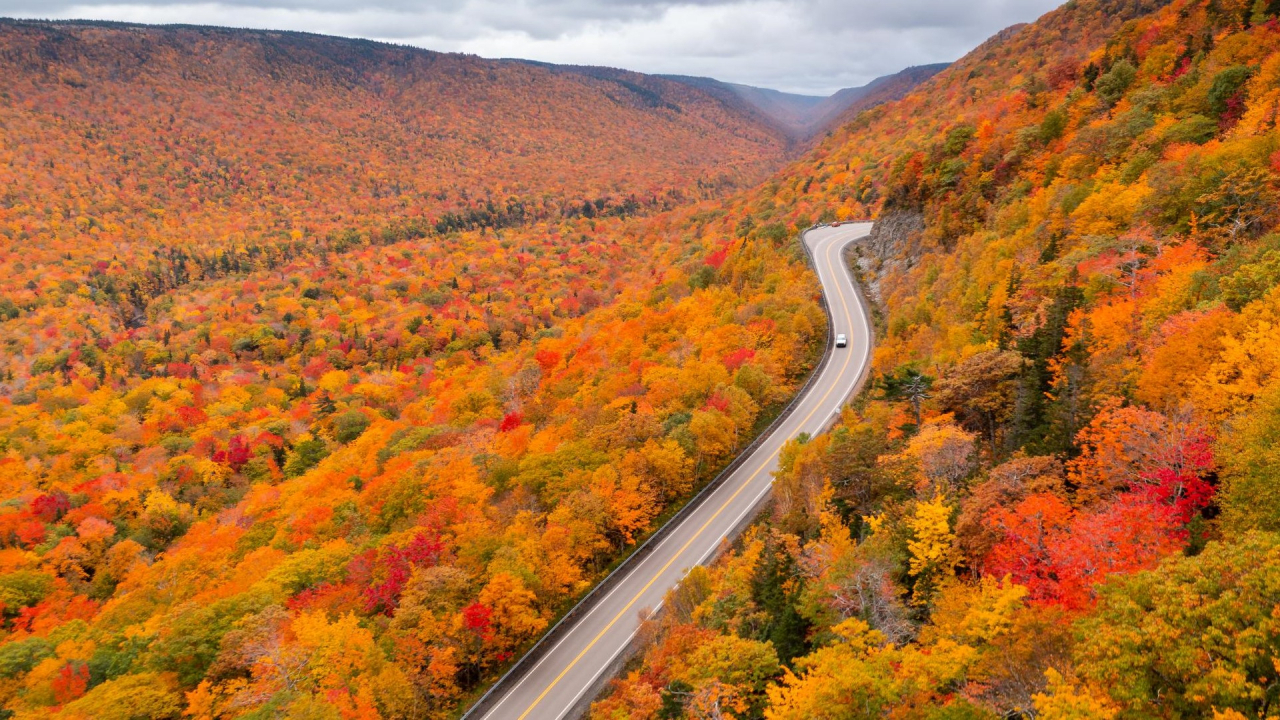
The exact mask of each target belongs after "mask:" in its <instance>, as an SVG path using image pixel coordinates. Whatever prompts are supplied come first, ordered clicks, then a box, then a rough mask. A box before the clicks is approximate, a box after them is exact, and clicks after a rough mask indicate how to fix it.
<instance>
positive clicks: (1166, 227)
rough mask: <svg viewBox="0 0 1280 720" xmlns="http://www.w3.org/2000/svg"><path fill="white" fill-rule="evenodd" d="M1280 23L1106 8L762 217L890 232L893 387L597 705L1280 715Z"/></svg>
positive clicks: (801, 175)
mask: <svg viewBox="0 0 1280 720" xmlns="http://www.w3.org/2000/svg"><path fill="white" fill-rule="evenodd" d="M1278 14H1280V3H1275V2H1268V1H1267V0H1259V1H1257V2H1255V1H1254V0H1175V1H1174V2H1169V3H1163V2H1141V1H1135V0H1075V1H1073V2H1070V3H1067V4H1066V5H1064V6H1063V7H1062V8H1060V9H1059V10H1057V11H1055V12H1053V13H1050V14H1049V15H1047V16H1046V17H1044V18H1042V19H1041V20H1040V21H1039V22H1037V23H1036V24H1034V25H1030V26H1026V27H1020V28H1013V29H1011V30H1009V31H1007V32H1004V33H1001V34H1000V35H998V36H997V37H995V38H993V39H992V40H990V41H989V42H988V43H986V44H984V45H983V46H982V47H980V48H978V49H977V50H975V51H974V52H973V53H971V54H970V55H969V56H968V57H966V58H964V59H963V60H961V61H959V62H957V63H956V64H955V65H953V66H952V67H951V68H949V69H948V70H946V71H944V72H943V73H941V74H940V75H938V76H937V77H935V78H933V79H932V80H931V81H929V82H927V83H926V84H925V85H923V86H922V87H921V88H920V90H919V91H918V92H916V93H914V94H912V95H910V96H908V97H907V98H905V99H904V100H902V101H900V102H897V103H891V104H888V105H885V106H882V107H880V108H877V109H874V110H872V111H870V112H867V113H864V114H863V115H861V116H860V117H859V118H857V119H856V120H855V121H854V122H852V123H851V124H849V125H848V126H846V127H845V128H844V129H843V130H842V131H840V132H838V133H836V134H835V135H834V136H833V137H832V138H830V139H829V140H828V141H826V142H825V143H824V144H823V145H822V146H821V147H819V148H818V149H817V150H816V151H815V152H814V153H813V154H812V155H811V156H810V157H809V158H807V159H805V160H803V161H801V162H799V163H797V164H795V165H794V166H792V167H791V168H789V169H788V170H786V171H784V172H783V173H782V174H781V175H780V176H779V177H778V178H777V179H775V180H774V181H772V182H770V183H769V184H768V185H767V186H766V187H765V188H764V189H763V190H762V191H761V192H760V193H759V194H758V195H757V196H756V201H755V202H756V203H758V204H756V205H754V206H752V205H747V206H746V207H745V208H744V209H745V210H746V211H748V212H751V213H752V218H753V220H754V221H755V222H773V221H777V220H779V219H780V218H787V217H792V218H800V219H807V218H810V217H814V216H816V215H820V214H825V215H826V216H827V217H828V218H831V219H836V218H839V219H844V218H850V217H860V216H864V215H868V214H874V215H876V216H877V217H878V218H879V224H878V226H877V228H876V231H875V232H874V234H873V236H872V238H871V239H870V240H869V241H868V243H867V244H866V245H864V246H863V247H861V248H859V249H858V255H857V258H856V262H857V264H858V265H859V266H860V269H861V272H862V273H863V275H864V278H865V280H866V281H867V283H868V287H869V288H870V289H871V291H872V292H873V294H874V295H875V296H876V299H877V300H878V303H879V305H880V312H881V313H882V316H881V318H880V322H879V337H878V347H877V351H876V361H875V362H876V381H875V383H874V388H873V389H872V390H870V391H868V393H867V394H865V395H864V397H862V398H861V399H860V400H859V401H858V402H857V403H856V404H855V405H854V406H853V407H852V408H850V409H849V410H847V411H846V413H845V415H844V416H843V417H842V418H841V420H840V422H839V423H838V425H837V427H836V428H835V430H834V431H833V432H831V433H828V434H826V435H823V436H820V437H817V438H812V439H803V440H801V441H798V442H795V443H793V444H792V445H791V446H790V447H789V448H788V449H787V450H786V451H785V452H784V457H783V462H782V469H781V471H780V472H779V474H778V476H777V480H776V484H775V498H774V503H773V507H772V510H771V513H770V516H769V517H768V519H767V520H766V521H764V522H762V523H761V524H759V525H758V526H757V527H756V528H754V529H753V530H752V531H751V533H750V534H749V535H748V537H747V538H746V539H745V540H744V541H742V543H741V544H740V545H739V546H738V547H737V548H736V549H735V550H734V551H733V552H731V553H730V554H729V555H728V556H727V557H726V558H724V559H723V560H722V561H721V562H719V563H718V564H717V565H716V566H715V567H713V568H711V569H709V570H705V571H704V570H701V569H698V570H694V571H693V572H691V573H690V576H689V578H688V579H687V580H686V581H685V582H684V584H683V585H682V586H681V587H680V588H679V589H678V590H677V591H675V592H673V593H672V594H671V595H670V596H669V599H668V602H667V603H666V607H667V608H668V612H667V613H666V614H665V615H664V616H662V617H661V618H660V619H659V620H656V621H653V622H651V623H650V627H648V628H647V630H645V631H644V632H643V633H642V634H643V635H644V637H645V638H647V646H646V649H645V651H644V652H643V654H642V656H641V657H640V658H639V659H638V660H637V661H636V662H635V664H634V665H633V666H632V667H631V668H630V670H629V671H628V673H627V674H626V676H625V677H624V678H623V679H621V680H619V681H617V682H616V683H615V684H614V686H613V687H612V689H611V692H610V694H609V695H608V696H607V697H605V698H603V699H601V700H600V701H598V702H597V703H596V705H595V708H594V711H593V715H594V717H596V718H657V717H697V718H706V717H729V716H732V717H738V718H746V717H765V718H770V719H782V718H797V719H799V718H837V717H840V718H846V717H847V718H853V717H900V718H999V717H1031V716H1034V717H1039V718H1047V719H1054V720H1057V719H1062V718H1211V717H1212V718H1219V719H1226V718H1232V719H1239V718H1246V717H1249V718H1254V717H1272V716H1274V715H1275V713H1276V707H1277V702H1278V701H1280V683H1278V682H1277V677H1276V658H1277V657H1280V628H1278V627H1277V625H1276V613H1277V608H1280V534H1278V533H1280V501H1278V498H1280V475H1278V473H1277V467H1280V455H1278V453H1277V449H1276V439H1277V437H1280V359H1278V357H1277V348H1280V323H1278V321H1277V315H1280V289H1277V286H1278V285H1280V235H1277V234H1276V233H1277V231H1278V230H1280V212H1278V208H1280V130H1278V129H1277V116H1278V115H1280V18H1278Z"/></svg>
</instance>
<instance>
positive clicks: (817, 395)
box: [467, 223, 872, 720]
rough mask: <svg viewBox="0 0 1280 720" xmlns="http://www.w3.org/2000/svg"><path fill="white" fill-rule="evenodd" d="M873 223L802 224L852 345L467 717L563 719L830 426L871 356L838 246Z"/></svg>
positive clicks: (867, 329)
mask: <svg viewBox="0 0 1280 720" xmlns="http://www.w3.org/2000/svg"><path fill="white" fill-rule="evenodd" d="M870 231H871V224H870V223H857V224H847V225H842V226H840V227H821V228H817V229H814V230H810V231H809V232H808V233H806V234H805V238H804V242H805V243H807V245H808V247H809V250H810V252H811V254H812V256H813V259H814V264H815V265H816V266H817V271H818V278H819V279H820V280H821V282H822V290H823V293H824V295H825V296H826V300H827V307H828V309H829V311H830V313H831V321H832V325H833V332H834V333H836V334H840V333H843V334H845V335H846V336H848V340H849V346H848V347H845V348H834V345H833V346H832V349H831V350H830V352H831V355H830V357H829V358H828V360H827V362H826V365H825V366H824V367H823V368H822V371H821V373H820V374H819V375H818V377H817V378H816V379H815V380H814V382H812V383H811V384H810V385H809V388H808V390H807V391H806V392H805V394H804V396H803V397H801V398H800V399H799V400H798V401H797V402H796V404H795V406H794V408H793V409H792V411H791V413H790V414H789V415H788V416H787V417H786V418H785V419H784V420H783V421H782V422H781V423H779V424H778V425H777V426H776V427H775V429H774V430H773V432H772V433H770V434H769V435H768V436H767V437H766V438H764V439H763V440H762V441H761V442H760V443H758V444H757V445H756V447H755V449H754V450H751V451H750V455H749V456H747V457H746V458H745V459H744V460H743V461H742V462H741V463H740V464H739V465H738V467H737V469H736V470H734V472H733V473H732V474H731V475H730V476H729V477H727V478H725V480H724V482H723V483H721V484H720V485H719V486H718V487H716V489H715V490H714V491H712V492H709V493H706V494H704V496H703V497H702V498H700V499H699V500H697V501H695V502H698V505H697V506H696V507H695V508H691V511H689V512H686V513H683V514H682V515H679V516H677V517H676V518H675V519H673V520H672V522H673V523H676V525H674V526H673V527H671V528H669V529H668V531H667V533H666V535H665V536H664V537H662V538H661V540H660V541H658V544H657V546H656V547H655V548H654V549H653V550H652V551H651V552H648V553H646V554H645V555H644V556H643V557H642V558H640V559H639V560H638V562H634V563H626V564H624V565H623V566H622V567H620V568H619V569H618V571H617V572H618V573H623V574H624V575H623V576H621V577H620V579H618V581H617V582H616V584H614V585H613V587H612V589H611V590H609V592H608V593H606V594H605V595H604V596H603V597H600V598H599V599H595V600H593V599H588V600H586V601H584V602H588V603H591V605H590V606H589V607H582V608H580V609H579V611H578V612H575V613H574V615H575V619H574V620H573V621H572V622H571V623H568V624H566V626H565V628H562V630H563V632H557V633H556V634H555V638H558V639H554V643H555V644H554V645H553V646H552V647H551V648H550V649H549V650H547V651H546V652H545V654H543V655H542V656H541V657H540V659H539V660H538V661H537V662H536V663H534V664H533V666H532V667H530V668H529V669H527V670H524V671H517V672H514V673H512V674H510V675H508V676H507V677H505V678H503V679H502V680H501V681H499V683H498V685H496V686H495V687H494V689H493V690H492V691H491V692H490V694H489V695H487V696H486V697H485V698H484V699H482V700H481V701H480V702H479V703H478V704H477V705H476V707H474V708H473V709H472V711H471V712H469V713H468V715H467V717H468V718H474V720H532V719H534V718H536V719H537V720H560V719H561V718H564V717H566V716H570V715H571V714H572V713H574V712H575V711H576V712H581V709H582V708H583V707H584V704H585V703H586V702H587V701H589V700H590V698H591V697H592V696H593V695H594V694H595V693H596V692H597V691H598V689H599V687H600V685H601V683H602V682H603V681H604V680H605V679H607V678H605V677H602V676H603V675H604V674H605V672H606V671H607V670H609V669H610V668H613V667H614V666H615V661H616V660H617V658H618V657H619V656H621V655H622V653H623V652H624V651H625V650H626V649H627V647H628V646H629V645H630V643H631V641H632V639H633V638H634V637H635V633H636V630H637V629H638V627H639V625H640V613H641V611H642V610H654V611H656V610H657V609H658V608H659V607H660V606H661V604H662V600H663V597H664V596H665V595H666V593H667V591H668V590H670V589H671V588H672V587H674V586H675V584H676V583H677V582H679V581H680V579H681V578H683V577H684V574H685V573H686V572H687V571H688V569H689V568H691V567H693V566H694V565H698V564H702V563H705V562H707V561H708V560H710V559H711V558H712V557H714V555H715V553H716V551H717V550H718V549H719V548H720V547H721V541H722V540H724V538H726V537H732V535H733V534H734V533H736V532H737V531H739V530H740V529H741V528H742V527H743V525H744V523H745V522H746V521H747V520H749V519H750V518H751V517H752V516H754V514H755V513H756V511H757V510H758V509H759V507H760V505H761V503H762V501H763V500H764V499H765V497H766V496H767V495H768V494H769V489H770V487H771V485H772V480H773V472H774V470H775V469H777V467H778V452H779V451H780V450H781V449H782V446H783V444H784V443H786V442H787V441H788V440H790V439H792V438H794V437H796V436H797V435H799V434H800V433H802V432H807V433H809V434H810V435H813V434H817V433H819V432H821V431H823V430H825V429H826V428H827V426H828V425H829V424H830V422H831V420H832V419H833V418H834V417H835V415H836V413H837V412H838V411H839V410H840V408H841V407H842V406H843V405H844V403H845V401H846V400H847V399H848V398H849V396H850V395H851V394H852V393H853V391H854V390H855V389H856V388H857V386H858V384H859V382H860V381H861V379H862V377H863V375H864V374H865V373H866V371H867V369H868V367H870V364H871V343H872V335H871V325H870V322H869V320H868V318H867V312H866V308H865V307H863V304H862V298H861V296H860V295H859V294H858V291H857V290H856V289H855V288H854V284H853V279H852V278H851V277H850V275H849V271H848V267H847V266H846V265H845V263H844V260H843V259H842V258H843V254H842V251H843V250H844V248H845V246H847V245H848V244H849V243H851V242H853V241H855V240H857V239H859V238H862V237H864V236H866V235H867V233H869V232H870Z"/></svg>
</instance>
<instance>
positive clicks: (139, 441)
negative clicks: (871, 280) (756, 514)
mask: <svg viewBox="0 0 1280 720" xmlns="http://www.w3.org/2000/svg"><path fill="white" fill-rule="evenodd" d="M0 65H3V69H4V72H5V75H6V78H7V80H8V81H7V82H6V84H5V87H4V91H3V93H2V94H0V123H2V124H3V127H4V128H5V130H4V132H3V133H0V159H2V160H3V162H0V173H2V174H3V177H4V180H3V183H0V188H2V189H0V193H3V203H0V218H3V219H2V220H0V233H2V234H3V235H4V236H5V241H4V243H3V247H2V248H0V297H2V298H3V299H0V313H3V322H0V343H3V347H4V352H3V360H2V361H0V498H2V502H0V624H2V626H3V629H2V631H0V703H2V704H3V707H4V712H6V713H10V714H12V715H14V716H16V717H41V716H48V715H57V716H59V717H64V718H117V717H118V718H128V717H153V718H163V717H177V716H179V715H182V714H184V713H185V714H186V715H189V716H192V717H230V716H241V715H248V716H257V717H275V716H290V717H376V716H381V717H405V718H409V717H415V718H416V717H446V716H449V715H451V714H453V713H455V712H456V710H457V708H458V705H459V703H460V701H461V700H462V699H463V698H465V697H466V695H467V693H469V692H471V691H473V690H475V689H476V688H478V687H480V686H482V685H483V683H485V682H486V681H488V680H490V679H492V678H493V677H494V676H495V675H496V673H497V672H498V671H500V670H501V669H502V667H503V666H504V664H506V663H507V662H508V661H510V660H511V659H512V657H513V656H514V654H515V653H517V652H519V651H520V650H521V648H522V647H524V646H525V645H527V643H528V642H529V641H530V640H531V639H533V638H534V637H536V636H537V635H538V634H539V633H540V632H541V631H542V630H543V629H544V628H545V627H547V625H548V624H549V622H551V621H552V620H553V619H554V618H555V616H556V614H557V613H558V612H560V611H561V610H563V609H564V607H565V606H566V603H568V602H570V601H571V600H572V599H573V598H574V597H576V596H577V595H579V594H580V593H582V592H583V591H584V590H585V589H586V588H588V587H590V585H591V584H592V583H593V582H594V581H596V580H598V579H599V578H600V577H601V576H602V574H603V573H604V571H605V570H606V569H607V568H608V567H609V565H610V563H611V562H613V561H614V560H615V559H616V558H617V557H618V556H619V555H620V554H621V553H622V552H625V551H626V549H627V548H629V547H631V546H633V545H634V544H635V543H637V542H638V540H640V539H641V538H642V537H643V536H644V535H645V534H646V533H647V532H649V531H650V530H651V529H652V527H653V526H654V522H655V520H656V519H657V518H659V517H660V516H661V515H662V514H663V513H664V512H665V511H667V510H668V509H669V508H671V507H673V506H674V504H676V503H678V502H681V501H682V500H683V499H685V498H687V497H688V496H689V494H690V493H691V492H692V491H693V490H694V489H695V488H696V487H697V486H698V485H699V484H700V483H702V482H703V481H705V480H706V479H707V478H708V477H710V476H711V475H712V474H714V472H715V471H716V470H717V469H718V468H719V467H720V466H722V465H723V464H724V462H726V461H727V460H728V459H729V458H730V457H731V456H732V455H733V453H734V452H735V451H736V450H737V449H738V448H740V447H742V446H743V445H745V444H747V443H748V442H749V441H750V440H751V438H752V437H753V436H754V434H755V433H756V432H757V430H758V428H759V427H760V426H761V425H762V424H763V423H764V422H766V421H767V420H768V419H769V417H771V414H772V413H775V412H776V410H777V408H778V407H779V405H780V404H781V403H782V402H783V401H785V400H786V399H787V398H788V397H789V396H790V394H791V393H792V392H793V389H794V387H795V383H796V381H797V380H798V379H801V378H803V377H804V375H805V373H806V372H807V369H808V368H809V367H810V366H811V364H812V362H813V360H814V359H815V357H814V355H815V353H816V350H817V348H818V347H820V345H821V342H822V341H823V339H824V336H825V320H824V318H823V316H822V313H821V310H820V306H819V305H818V303H817V301H816V300H817V296H816V292H817V285H816V282H815V280H814V278H813V276H812V274H811V273H810V272H809V271H808V270H807V269H806V267H805V265H804V262H803V255H802V253H801V251H800V249H799V247H798V245H797V244H796V243H795V241H794V228H788V227H786V226H783V225H778V224H765V225H761V226H758V227H749V226H742V225H740V223H739V221H738V216H737V214H735V213H731V212H729V211H727V210H726V209H724V208H721V207H719V206H717V205H716V204H714V203H704V204H703V205H697V204H692V205H691V204H690V203H691V202H693V201H694V200H695V199H696V198H697V197H699V196H700V195H703V194H715V193H718V192H720V191H721V190H720V185H721V182H720V180H719V179H718V178H720V176H721V175H722V174H723V173H729V174H730V175H733V176H736V181H741V180H742V179H745V178H751V177H752V176H753V174H754V175H755V176H757V177H758V173H759V171H760V170H761V169H763V168H766V167H768V166H769V163H770V162H771V160H772V159H774V158H776V157H777V152H778V151H779V148H780V145H779V144H778V142H777V141H776V139H774V138H771V137H770V136H768V135H767V134H762V132H763V131H758V129H753V127H752V126H750V125H749V124H744V122H743V121H741V120H740V119H737V118H734V117H732V116H727V115H723V114H717V113H720V112H721V110H718V109H717V108H718V107H719V106H717V105H715V104H714V103H711V102H710V101H708V100H706V98H702V97H700V96H697V95H696V94H691V95H688V96H680V95H668V96H663V97H666V98H667V100H664V101H663V102H668V101H673V100H678V101H680V102H683V103H684V104H683V105H682V106H680V107H675V106H668V105H663V104H661V103H657V104H654V102H649V101H651V100H653V97H650V96H649V95H646V94H645V92H648V91H645V92H642V91H643V90H644V88H643V87H642V86H640V85H636V87H635V88H633V89H632V90H631V91H626V92H624V90H626V89H625V87H623V86H619V85H617V84H616V83H612V84H611V83H610V82H608V81H604V80H593V79H589V78H586V77H585V76H574V75H562V74H558V73H554V72H552V71H551V70H548V69H543V68H538V67H534V66H529V65H522V64H499V63H488V62H486V61H480V60H477V59H474V58H462V57H453V56H436V55H432V54H429V53H424V52H420V51H416V50H408V49H399V48H390V47H387V46H381V45H373V44H364V43H354V42H347V41H340V40H326V39H319V38H314V37H307V36H291V35H283V36H281V35H275V34H269V33H267V34H263V33H244V34H241V33H234V32H229V31H216V30H208V31H205V30H199V29H175V30H153V29H137V28H118V27H106V28H103V27H98V26H80V25H47V24H26V23H8V24H4V25H0ZM642 80H643V81H644V82H648V83H654V84H656V85H657V86H658V87H659V88H660V89H665V90H668V91H670V92H673V93H675V92H677V91H676V90H672V89H671V87H669V86H668V85H665V84H663V83H664V81H660V80H657V79H653V78H648V79H642ZM677 87H682V86H677ZM678 92H688V93H692V92H693V91H691V90H687V89H686V90H683V91H678ZM628 93H630V94H628ZM655 97H656V96H655ZM636 98H642V99H643V98H648V100H646V101H645V102H640V101H639V100H637V99H636ZM495 103H496V105H495ZM552 113H554V115H555V118H556V120H557V122H556V123H550V122H547V117H549V116H550V114H552ZM495 118H498V119H500V120H499V121H496V122H495ZM633 194H634V196H633ZM490 199H492V202H490ZM668 205H672V206H674V205H680V207H681V209H679V210H678V211H673V212H668V213H666V214H654V211H655V210H660V209H662V208H664V207H666V206H668ZM646 215H649V216H647V217H646ZM635 216H639V217H635Z"/></svg>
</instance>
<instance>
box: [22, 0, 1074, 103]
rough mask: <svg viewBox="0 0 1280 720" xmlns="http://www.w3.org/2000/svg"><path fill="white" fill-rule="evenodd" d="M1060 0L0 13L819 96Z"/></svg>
mask: <svg viewBox="0 0 1280 720" xmlns="http://www.w3.org/2000/svg"><path fill="white" fill-rule="evenodd" d="M1059 1H1060V0H594V1H593V0H365V1H364V2H353V1H351V0H219V1H215V2H186V1H184V0H0V16H9V17H35V18H81V19H95V20H124V21H132V22H144V23H191V24H201V25H224V26H232V27H254V28H272V29H282V30H306V31H310V32H317V33H325V34H330V35H345V36H352V37H365V38H372V39H375V40H386V41H390V42H396V43H402V44H408V45H417V46H420V47H424V48H429V49H432V50H445V51H457V52H467V53H474V54H477V55H481V56H484V57H518V58H530V59H534V60H545V61H548V62H556V63H573V64H586V65H609V66H613V67H622V68H626V69H629V70H638V71H641V72H650V73H676V74H685V75H706V76H709V77H714V78H718V79H720V80H727V81H730V82H740V83H746V84H749V85H758V86H761V87H771V88H776V89H779V90H788V91H792V92H803V93H810V94H821V95H825V94H828V93H830V92H833V91H835V90H837V89H839V88H842V87H852V86H856V85H863V84H865V83H866V82H868V81H870V80H872V79H874V78H876V77H878V76H880V75H887V74H890V73H893V72H897V71H898V70H901V69H902V68H904V67H907V66H909V65H922V64H925V63H933V62H947V61H951V60H955V59H956V58H958V57H960V56H961V55H963V54H964V53H965V52H967V51H968V50H970V49H972V48H973V47H974V46H976V45H977V44H978V43H980V42H982V41H983V40H985V39H986V38H987V37H989V36H991V35H992V34H994V33H995V32H996V31H998V30H1000V29H1001V28H1004V27H1007V26H1009V25H1012V24H1014V23H1018V22H1027V21H1030V20H1034V19H1035V18H1037V17H1039V16H1040V15H1041V14H1043V13H1044V12H1046V11H1048V10H1050V9H1052V8H1053V7H1054V6H1056V5H1058V4H1059Z"/></svg>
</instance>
